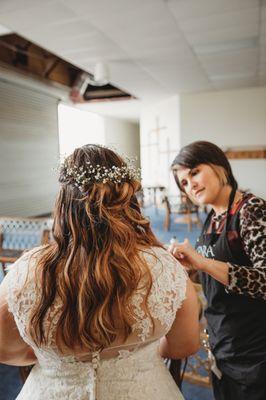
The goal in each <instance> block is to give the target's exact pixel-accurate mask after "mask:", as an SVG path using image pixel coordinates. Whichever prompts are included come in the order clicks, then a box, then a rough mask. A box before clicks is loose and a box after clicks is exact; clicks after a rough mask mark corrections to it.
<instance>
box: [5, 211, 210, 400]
mask: <svg viewBox="0 0 266 400" xmlns="http://www.w3.org/2000/svg"><path fill="white" fill-rule="evenodd" d="M144 214H145V215H146V216H147V217H148V218H149V219H150V221H151V225H152V229H153V232H154V233H155V235H156V236H157V237H158V239H159V240H160V241H161V242H162V243H164V244H167V243H169V241H170V239H171V238H172V237H173V236H175V237H176V238H177V239H178V241H180V242H181V241H183V240H184V239H185V238H188V239H189V240H190V242H191V243H192V244H193V245H194V244H195V242H196V239H197V237H198V235H199V233H200V230H199V229H198V228H195V227H194V228H193V229H192V231H191V232H188V228H187V224H175V223H174V222H173V221H172V224H171V229H170V230H169V231H164V230H163V221H164V216H165V212H164V210H161V209H159V210H158V211H157V212H155V209H154V208H153V207H149V208H145V209H144ZM204 218H205V215H202V220H204ZM0 282H1V270H0ZM21 387H22V384H21V380H20V377H19V373H18V368H16V367H9V366H6V365H1V364H0V400H14V399H15V398H16V396H17V395H18V393H19V391H20V389H21ZM182 393H183V396H184V397H185V400H213V399H214V397H213V395H212V391H211V390H210V389H208V388H205V387H200V386H197V385H192V384H189V383H187V382H185V381H184V382H183V385H182ZM32 400H34V399H32ZM165 400H167V399H165Z"/></svg>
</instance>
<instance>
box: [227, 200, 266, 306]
mask: <svg viewBox="0 0 266 400" xmlns="http://www.w3.org/2000/svg"><path fill="white" fill-rule="evenodd" d="M240 236H241V239H242V242H243V246H244V250H245V252H246V254H247V255H248V257H249V258H250V260H251V262H252V265H253V268H250V267H246V266H243V265H235V264H229V263H228V265H229V285H228V286H227V290H228V291H229V292H233V293H237V294H243V295H247V296H249V297H253V298H260V299H264V300H266V202H265V201H264V200H263V199H261V198H259V197H256V196H254V195H253V196H251V197H250V198H249V199H248V200H247V201H246V202H245V203H244V204H243V206H242V208H241V210H240Z"/></svg>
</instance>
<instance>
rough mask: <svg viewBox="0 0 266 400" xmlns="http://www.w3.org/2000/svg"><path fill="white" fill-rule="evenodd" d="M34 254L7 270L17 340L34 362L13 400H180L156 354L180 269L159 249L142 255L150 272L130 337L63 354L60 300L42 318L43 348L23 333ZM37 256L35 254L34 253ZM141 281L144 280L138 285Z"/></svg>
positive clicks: (179, 296)
mask: <svg viewBox="0 0 266 400" xmlns="http://www.w3.org/2000/svg"><path fill="white" fill-rule="evenodd" d="M35 253H36V252H34V251H31V252H28V253H26V254H25V255H24V256H23V257H22V258H20V259H19V260H18V261H17V262H16V263H15V264H13V265H12V266H11V268H10V271H9V272H8V274H7V276H6V279H7V280H8V288H9V289H8V306H9V311H10V312H11V313H12V314H13V316H14V318H15V321H16V324H17V327H18V329H19V332H20V335H21V337H22V338H23V339H24V341H25V342H26V343H28V344H29V345H30V346H31V347H32V348H33V350H34V352H35V354H36V357H37V362H36V364H35V366H34V367H33V369H32V370H31V372H30V375H29V377H28V379H27V380H26V382H25V384H24V386H23V388H22V390H21V392H20V394H19V395H18V397H17V400H42V399H45V400H95V399H97V400H181V399H183V397H182V394H181V393H180V391H179V389H178V387H177V386H176V384H175V382H174V380H173V379H172V377H171V375H170V373H169V371H168V370H167V368H166V367H165V364H164V362H163V360H162V358H161V357H160V355H159V352H158V347H159V339H160V338H161V337H162V336H164V335H165V334H166V333H167V332H168V331H169V329H170V328H171V325H172V323H173V321H174V319H175V314H176V311H177V310H178V309H179V308H180V307H181V305H182V302H183V300H184V298H185V291H186V280H187V276H186V273H185V272H184V270H183V268H182V267H181V265H180V264H179V263H178V262H177V261H176V260H175V259H174V258H173V257H172V256H171V255H170V254H169V253H168V252H167V251H165V250H164V249H161V248H156V247H152V248H151V249H149V250H147V251H146V252H143V257H145V259H146V260H147V261H148V264H149V267H150V271H151V274H152V280H153V284H152V288H151V291H150V294H149V297H148V308H149V311H150V314H151V317H152V320H153V322H154V327H155V328H154V331H153V330H152V321H151V318H150V316H149V315H147V313H145V311H144V308H143V307H142V305H143V299H144V296H145V291H144V287H145V285H141V283H140V285H139V289H138V290H137V291H136V293H135V294H134V297H133V299H132V302H133V303H132V304H133V305H134V311H135V316H134V321H135V324H134V326H133V333H132V334H131V335H130V337H129V338H128V339H127V341H126V342H125V343H122V342H120V343H115V345H114V346H112V347H111V348H109V349H104V350H103V351H102V352H101V353H98V352H97V353H93V354H90V355H89V357H87V359H86V355H83V356H77V355H76V354H75V355H73V354H72V355H62V354H61V353H59V350H58V349H57V348H56V345H55V342H54V332H55V325H56V322H57V320H58V319H57V315H58V311H59V310H60V301H59V299H57V298H56V300H55V304H54V306H53V307H52V308H51V310H50V312H49V315H48V316H47V317H46V319H45V325H44V327H45V329H49V340H48V345H47V346H46V347H42V348H39V347H37V346H36V345H35V344H34V342H33V340H32V339H31V337H30V336H29V334H28V333H27V329H26V327H27V323H28V318H29V315H30V311H31V308H32V304H33V303H34V301H35V299H36V295H37V294H36V293H37V291H36V284H37V283H36V278H35V274H34V267H35V265H36V263H37V260H36V258H37V255H35ZM36 254H37V253H36ZM142 283H143V282H142Z"/></svg>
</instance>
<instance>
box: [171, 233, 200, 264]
mask: <svg viewBox="0 0 266 400" xmlns="http://www.w3.org/2000/svg"><path fill="white" fill-rule="evenodd" d="M168 251H169V252H170V253H171V254H172V255H173V256H174V257H175V258H176V259H177V260H178V261H179V262H180V263H181V264H182V265H183V266H184V267H186V268H188V269H195V270H203V269H204V266H205V264H206V258H204V257H203V256H202V255H200V254H199V253H197V251H196V250H195V249H194V248H193V247H192V246H191V244H190V243H189V241H188V239H185V240H184V242H183V243H172V244H171V245H170V247H169V249H168Z"/></svg>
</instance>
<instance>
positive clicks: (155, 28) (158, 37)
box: [0, 0, 266, 97]
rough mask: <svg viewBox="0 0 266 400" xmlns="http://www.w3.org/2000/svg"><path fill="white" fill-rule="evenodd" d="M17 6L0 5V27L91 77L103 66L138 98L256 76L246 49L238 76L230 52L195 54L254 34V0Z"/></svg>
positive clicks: (12, 0) (264, 42)
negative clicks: (201, 48)
mask: <svg viewBox="0 0 266 400" xmlns="http://www.w3.org/2000/svg"><path fill="white" fill-rule="evenodd" d="M23 4H24V5H23V8H22V7H21V1H19V0H8V1H7V0H2V1H1V5H0V23H3V24H5V25H7V26H10V27H11V28H13V29H14V30H15V31H17V32H18V33H20V34H21V35H24V36H26V37H28V38H29V39H30V40H32V41H35V42H36V43H38V44H40V45H41V46H43V47H45V48H47V49H48V50H50V51H53V52H55V53H56V54H58V55H59V56H61V57H63V58H64V59H66V60H67V61H70V62H72V63H74V64H75V65H78V66H80V67H83V68H85V69H87V70H88V71H89V72H92V68H93V66H94V64H95V62H97V61H99V60H104V61H107V62H108V63H109V64H110V70H111V76H112V83H113V84H115V85H117V86H118V87H120V88H122V89H124V90H126V91H129V92H130V93H132V94H134V95H135V96H138V97H142V96H143V95H144V93H145V94H147V93H149V90H150V93H152V94H156V93H157V94H158V95H159V94H160V95H161V94H163V93H169V92H170V94H171V93H172V94H174V93H176V92H178V91H184V90H188V91H193V88H194V90H196V91H198V90H199V88H200V90H208V89H210V88H211V87H210V82H208V78H210V79H211V76H224V77H225V76H226V75H228V74H229V72H230V76H229V75H228V82H227V84H226V82H224V84H226V85H228V83H229V84H233V82H236V80H237V78H234V76H235V74H237V73H239V80H240V81H241V84H243V79H244V78H243V74H245V73H246V75H248V73H252V71H254V62H255V61H254V60H255V59H256V57H257V55H255V53H254V52H252V51H251V52H249V51H248V50H247V49H242V51H241V52H240V53H241V54H240V53H238V55H239V58H238V63H239V64H241V63H243V64H245V66H243V65H240V66H239V71H238V72H237V63H236V60H237V56H236V54H233V52H224V53H223V55H222V57H221V56H220V55H219V53H218V54H210V55H209V57H206V54H205V55H199V54H197V52H196V51H195V50H196V49H197V46H199V45H200V44H203V45H204V44H210V43H215V42H220V43H221V42H227V41H229V42H230V41H231V42H232V41H238V40H243V39H245V38H247V37H253V36H256V35H258V23H257V24H256V21H257V20H258V15H259V9H258V7H259V1H258V0H223V1H221V0H196V1H195V0H179V1H176V0H168V1H163V0H145V2H143V0H134V2H132V1H131V0H115V1H113V2H110V0H97V2H95V1H85V0H76V1H75V2H73V1H72V0H48V1H46V2H42V1H41V0H34V1H33V0H25V1H23ZM265 10H266V7H265V6H263V7H262V9H261V31H260V34H261V36H260V63H259V67H258V66H257V70H258V71H259V74H260V75H265V73H264V72H263V71H264V69H265V47H266V34H265V23H266V22H263V21H265V20H266V11H265ZM173 15H174V16H175V21H176V22H175V21H174V19H173ZM241 21H242V22H241ZM230 68H232V69H233V70H232V69H231V70H230V71H229V69H230ZM205 71H206V74H205ZM211 74H212V75H211ZM232 76H233V78H232ZM224 79H225V78H224ZM221 81H222V80H219V82H218V85H220V84H221ZM247 82H248V79H247ZM186 88H187V89H186Z"/></svg>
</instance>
